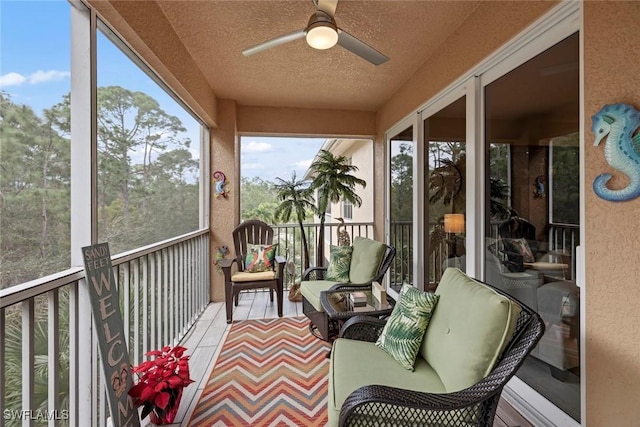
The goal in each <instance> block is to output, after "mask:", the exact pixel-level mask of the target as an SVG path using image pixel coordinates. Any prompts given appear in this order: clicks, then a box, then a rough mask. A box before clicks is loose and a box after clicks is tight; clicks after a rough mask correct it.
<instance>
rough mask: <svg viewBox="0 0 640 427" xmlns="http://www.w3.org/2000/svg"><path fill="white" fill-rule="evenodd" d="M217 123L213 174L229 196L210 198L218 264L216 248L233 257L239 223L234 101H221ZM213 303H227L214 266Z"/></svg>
mask: <svg viewBox="0 0 640 427" xmlns="http://www.w3.org/2000/svg"><path fill="white" fill-rule="evenodd" d="M218 123H219V126H218V128H216V129H212V130H211V173H212V174H213V172H215V171H217V170H220V171H222V172H223V173H224V174H225V175H226V177H227V179H228V180H229V185H228V187H227V189H228V190H229V193H228V195H227V197H226V198H222V197H219V198H215V197H214V195H213V194H212V195H211V206H210V212H211V214H210V223H211V239H210V240H211V259H212V260H215V254H216V252H217V247H219V246H222V245H226V246H228V247H229V250H230V251H231V254H230V255H229V256H227V258H231V257H232V256H233V255H234V252H235V251H234V249H233V240H232V238H231V232H232V231H233V229H234V228H235V226H236V225H237V224H238V222H239V219H240V189H239V188H237V187H236V186H235V185H234V183H239V182H240V172H239V170H238V168H237V167H235V165H237V164H238V162H237V159H238V158H239V154H237V153H238V152H239V141H238V132H237V107H236V103H235V102H234V101H229V100H222V99H221V100H219V101H218ZM210 289H211V293H210V295H211V300H212V301H224V276H223V275H222V272H221V271H219V270H218V269H217V268H215V266H213V265H212V270H211V283H210Z"/></svg>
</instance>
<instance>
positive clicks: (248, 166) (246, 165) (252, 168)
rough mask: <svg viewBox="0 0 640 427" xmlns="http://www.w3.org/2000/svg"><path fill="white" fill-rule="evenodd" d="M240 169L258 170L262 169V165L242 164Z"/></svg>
mask: <svg viewBox="0 0 640 427" xmlns="http://www.w3.org/2000/svg"><path fill="white" fill-rule="evenodd" d="M242 169H251V170H259V169H264V164H263V163H243V164H242Z"/></svg>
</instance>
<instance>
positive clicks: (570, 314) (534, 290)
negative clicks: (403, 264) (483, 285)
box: [444, 250, 580, 381]
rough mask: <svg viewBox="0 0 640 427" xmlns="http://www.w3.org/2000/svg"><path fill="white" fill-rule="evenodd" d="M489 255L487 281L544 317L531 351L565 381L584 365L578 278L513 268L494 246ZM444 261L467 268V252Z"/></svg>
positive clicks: (487, 256) (447, 263) (557, 377)
mask: <svg viewBox="0 0 640 427" xmlns="http://www.w3.org/2000/svg"><path fill="white" fill-rule="evenodd" d="M485 256H486V261H485V262H486V264H485V265H486V269H485V272H486V276H485V278H486V281H487V283H489V284H491V285H493V286H495V287H496V288H498V289H500V290H502V291H504V292H506V293H508V294H509V295H511V296H512V297H514V298H516V299H517V300H519V301H521V302H522V303H524V304H526V305H527V306H528V307H531V308H532V309H533V310H534V311H536V312H538V313H539V314H540V316H541V317H542V319H543V321H544V322H545V326H546V329H545V333H544V336H543V337H542V339H541V340H540V343H539V344H538V346H537V347H536V348H535V349H534V350H533V351H532V352H531V355H532V356H534V357H535V358H537V359H539V360H542V361H543V362H545V363H547V364H548V365H549V370H550V372H551V374H552V375H553V376H554V377H555V378H556V379H559V380H562V381H564V380H565V379H566V378H567V376H568V371H570V370H571V369H573V368H576V367H577V366H579V365H580V353H579V348H580V346H579V333H578V327H579V324H580V291H579V289H578V287H577V286H576V283H575V281H572V280H563V279H561V278H557V277H555V276H554V275H550V274H548V272H549V271H550V270H538V269H533V268H527V269H526V270H524V271H521V272H511V271H509V270H508V269H506V268H505V267H504V265H503V264H502V263H501V262H500V260H499V259H498V258H497V257H496V256H495V255H494V254H493V253H492V252H491V251H490V250H487V251H486V255H485ZM444 264H445V267H458V268H460V269H462V270H463V271H464V270H465V264H466V256H465V255H462V256H460V257H457V258H449V259H448V260H446V261H445V263H444ZM536 264H543V263H542V262H537V263H536ZM550 265H554V264H553V263H550ZM556 265H564V264H556ZM554 272H557V271H554Z"/></svg>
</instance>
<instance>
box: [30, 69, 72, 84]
mask: <svg viewBox="0 0 640 427" xmlns="http://www.w3.org/2000/svg"><path fill="white" fill-rule="evenodd" d="M69 76H71V73H70V72H68V71H58V70H49V71H42V70H38V71H36V72H35V73H32V74H31V75H30V76H29V83H31V84H37V83H43V82H48V81H52V80H63V79H66V78H67V77H69Z"/></svg>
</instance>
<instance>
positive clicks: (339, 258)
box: [325, 245, 353, 282]
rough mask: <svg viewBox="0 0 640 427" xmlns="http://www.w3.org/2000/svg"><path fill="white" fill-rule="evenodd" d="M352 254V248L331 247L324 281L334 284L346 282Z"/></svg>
mask: <svg viewBox="0 0 640 427" xmlns="http://www.w3.org/2000/svg"><path fill="white" fill-rule="evenodd" d="M352 253H353V246H334V245H331V252H330V255H329V267H327V274H326V276H325V279H326V280H333V281H335V282H348V281H349V269H350V267H351V254H352Z"/></svg>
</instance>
